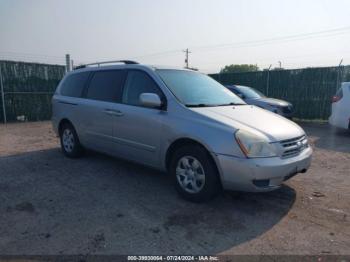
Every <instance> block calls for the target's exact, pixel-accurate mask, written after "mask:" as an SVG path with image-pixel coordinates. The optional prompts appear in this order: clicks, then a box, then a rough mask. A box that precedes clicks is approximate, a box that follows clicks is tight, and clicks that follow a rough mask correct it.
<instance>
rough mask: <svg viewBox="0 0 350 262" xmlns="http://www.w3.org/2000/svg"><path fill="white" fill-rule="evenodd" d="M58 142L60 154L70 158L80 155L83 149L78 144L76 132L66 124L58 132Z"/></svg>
mask: <svg viewBox="0 0 350 262" xmlns="http://www.w3.org/2000/svg"><path fill="white" fill-rule="evenodd" d="M60 141H61V148H62V152H63V154H64V155H65V156H67V157H70V158H77V157H79V156H81V155H82V153H83V148H82V146H81V144H80V142H79V138H78V135H77V132H76V131H75V129H74V127H73V126H72V125H71V124H69V123H66V124H64V125H63V126H62V128H61V130H60Z"/></svg>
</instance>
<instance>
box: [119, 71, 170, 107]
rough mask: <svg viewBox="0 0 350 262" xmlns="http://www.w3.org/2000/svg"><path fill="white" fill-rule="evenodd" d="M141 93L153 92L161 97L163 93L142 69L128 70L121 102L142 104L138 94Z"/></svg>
mask: <svg viewBox="0 0 350 262" xmlns="http://www.w3.org/2000/svg"><path fill="white" fill-rule="evenodd" d="M142 93H155V94H157V95H159V97H160V98H162V96H163V94H162V92H161V91H160V89H159V88H158V86H157V84H156V83H155V82H154V81H153V80H152V79H151V78H150V77H149V76H148V75H147V74H146V73H145V72H142V71H136V70H135V71H129V72H128V76H127V79H126V82H125V87H124V92H123V103H124V104H128V105H135V106H142V105H141V103H140V95H141V94H142Z"/></svg>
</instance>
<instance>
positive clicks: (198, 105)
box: [185, 104, 216, 107]
mask: <svg viewBox="0 0 350 262" xmlns="http://www.w3.org/2000/svg"><path fill="white" fill-rule="evenodd" d="M185 106H187V107H211V106H216V105H210V104H186V105H185Z"/></svg>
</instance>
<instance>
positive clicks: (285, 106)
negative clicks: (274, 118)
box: [225, 85, 293, 118]
mask: <svg viewBox="0 0 350 262" xmlns="http://www.w3.org/2000/svg"><path fill="white" fill-rule="evenodd" d="M225 86H226V87H227V88H228V89H229V90H230V91H231V92H233V93H234V94H236V95H237V96H239V97H240V98H242V99H243V100H244V101H245V102H246V103H247V104H249V105H255V106H258V107H261V108H264V109H266V110H269V111H271V112H274V113H276V114H279V115H282V116H284V117H287V118H292V117H293V105H292V104H291V103H289V102H287V101H284V100H280V99H275V98H269V97H266V96H265V95H264V94H263V93H261V92H259V91H258V90H255V89H254V88H252V87H248V86H240V85H225Z"/></svg>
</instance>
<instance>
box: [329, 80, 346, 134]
mask: <svg viewBox="0 0 350 262" xmlns="http://www.w3.org/2000/svg"><path fill="white" fill-rule="evenodd" d="M329 123H330V124H331V125H333V126H335V127H339V128H345V129H350V82H344V83H342V85H341V87H340V88H339V89H338V91H337V93H336V94H335V96H333V98H332V115H331V116H330V118H329Z"/></svg>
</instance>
